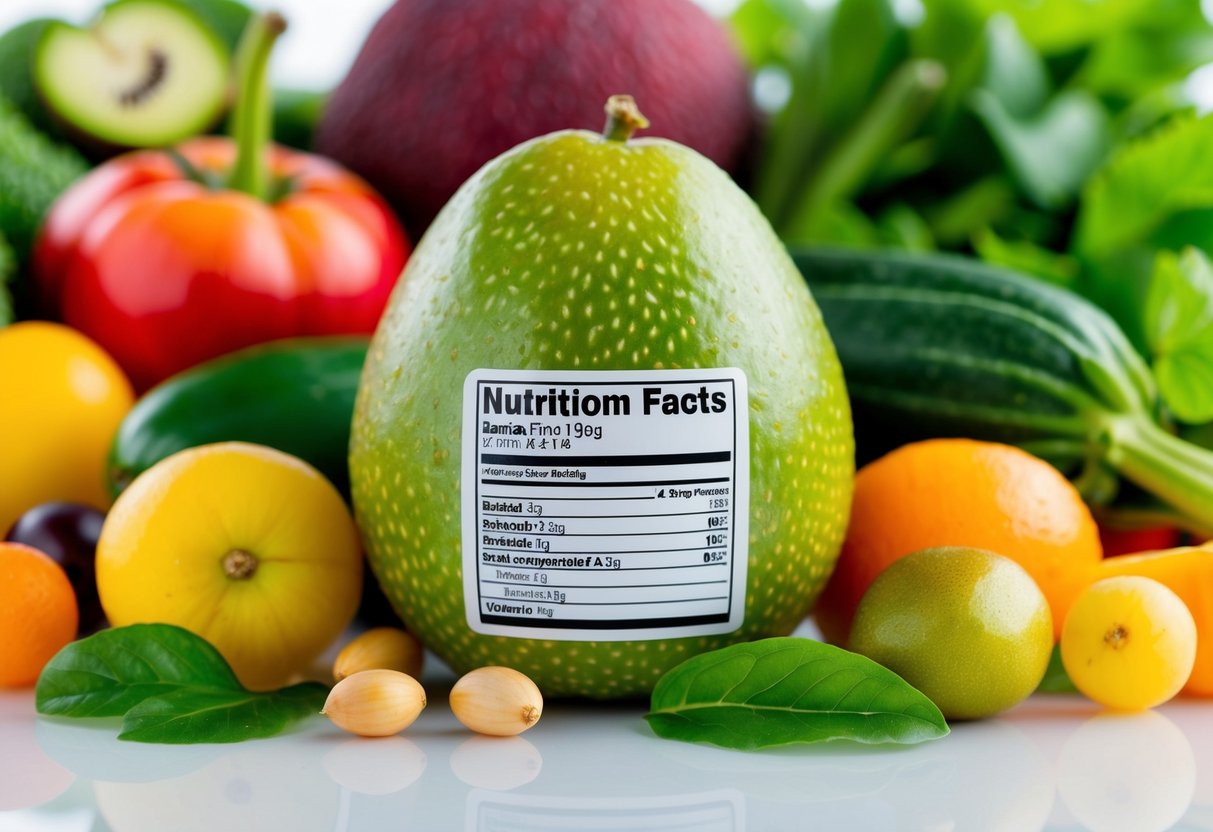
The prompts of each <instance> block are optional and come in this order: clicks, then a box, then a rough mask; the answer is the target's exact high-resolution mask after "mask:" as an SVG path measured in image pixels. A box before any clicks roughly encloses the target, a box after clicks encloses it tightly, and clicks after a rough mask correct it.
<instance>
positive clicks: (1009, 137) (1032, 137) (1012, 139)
mask: <svg viewBox="0 0 1213 832" xmlns="http://www.w3.org/2000/svg"><path fill="white" fill-rule="evenodd" d="M973 109H974V111H975V112H976V113H977V114H978V115H979V116H980V117H981V119H982V122H983V123H984V124H985V126H986V128H987V129H988V130H989V131H990V136H991V137H992V138H993V139H994V142H995V144H997V145H998V148H999V150H1000V151H1001V152H1002V154H1003V158H1004V159H1005V161H1006V165H1007V169H1008V170H1009V171H1010V172H1011V174H1012V175H1013V176H1014V177H1015V180H1016V182H1017V183H1018V184H1019V185H1020V187H1021V188H1022V189H1023V191H1024V193H1025V194H1026V195H1027V196H1028V197H1029V199H1031V201H1032V202H1033V203H1034V204H1035V205H1037V206H1039V207H1041V208H1059V207H1061V206H1063V205H1065V204H1066V203H1067V202H1069V201H1071V200H1072V199H1073V198H1074V197H1075V196H1077V194H1078V191H1079V189H1080V188H1081V187H1082V185H1083V183H1084V182H1085V181H1086V179H1087V177H1088V176H1089V175H1090V174H1091V173H1092V171H1094V170H1095V168H1096V166H1097V165H1098V164H1099V162H1100V161H1101V160H1102V159H1103V155H1104V152H1105V149H1106V146H1105V134H1106V132H1107V116H1106V115H1105V114H1104V111H1103V108H1102V107H1100V105H1099V103H1098V102H1097V101H1096V100H1095V99H1094V98H1092V97H1091V96H1090V95H1088V94H1087V93H1085V92H1082V91H1081V90H1073V91H1070V92H1065V93H1062V94H1061V95H1058V96H1057V97H1056V98H1054V99H1052V100H1051V101H1050V102H1049V103H1048V104H1047V105H1046V106H1045V107H1044V109H1042V110H1041V111H1040V112H1039V113H1036V114H1034V115H1031V116H1027V117H1022V116H1016V115H1014V114H1013V113H1011V112H1010V111H1008V110H1007V109H1006V108H1005V107H1004V105H1003V103H1002V102H1001V101H1000V100H999V99H998V97H997V96H995V95H994V94H993V93H991V92H987V91H982V90H979V91H977V92H976V93H974V98H973Z"/></svg>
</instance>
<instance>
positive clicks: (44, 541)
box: [4, 503, 105, 635]
mask: <svg viewBox="0 0 1213 832" xmlns="http://www.w3.org/2000/svg"><path fill="white" fill-rule="evenodd" d="M104 522H105V515H104V514H102V513H101V512H99V511H97V509H95V508H92V507H90V506H82V505H77V504H75V503H43V504H42V505H39V506H34V507H33V508H31V509H30V510H29V511H27V512H25V514H22V515H21V516H20V517H18V518H17V522H16V523H14V524H13V527H12V528H11V529H9V531H8V535H7V536H5V538H4V539H5V540H6V541H9V542H13V543H24V544H25V545H26V546H32V547H33V548H35V549H37V550H38V551H40V552H43V553H45V554H47V555H49V556H50V558H51V560H53V561H55V563H57V564H59V565H60V566H61V567H63V571H64V572H66V573H67V577H68V580H69V581H71V584H72V588H73V589H74V590H76V602H77V604H79V606H80V627H79V633H80V634H81V635H83V634H86V633H91V632H92V631H94V630H96V629H98V628H100V627H101V626H102V625H103V624H104V623H105V613H104V612H103V611H102V609H101V600H100V599H99V598H98V597H97V575H96V571H95V556H96V553H97V540H98V538H100V537H101V525H102V523H104Z"/></svg>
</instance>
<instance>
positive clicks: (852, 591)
mask: <svg viewBox="0 0 1213 832" xmlns="http://www.w3.org/2000/svg"><path fill="white" fill-rule="evenodd" d="M937 546H969V547H973V548H977V549H988V550H990V551H992V552H997V553H998V554H1000V555H1003V556H1005V557H1008V558H1010V559H1011V560H1013V561H1015V562H1016V563H1018V564H1019V565H1020V566H1022V567H1023V568H1024V569H1025V570H1027V572H1028V574H1029V575H1031V576H1032V578H1033V580H1035V581H1036V584H1037V585H1038V586H1039V587H1040V589H1041V591H1042V592H1043V593H1044V595H1045V598H1046V599H1047V600H1048V602H1049V607H1050V609H1051V610H1052V614H1053V629H1054V638H1057V637H1059V636H1060V632H1061V623H1062V622H1063V621H1065V618H1066V616H1065V613H1066V610H1067V609H1069V606H1070V603H1071V602H1072V601H1073V599H1074V597H1075V596H1076V595H1077V594H1078V593H1079V592H1080V591H1081V590H1082V589H1083V587H1084V586H1085V585H1086V584H1087V583H1089V582H1090V577H1089V576H1090V572H1091V570H1092V569H1093V568H1094V567H1095V566H1096V565H1097V564H1098V563H1099V561H1100V559H1101V558H1102V557H1103V550H1102V548H1101V546H1100V542H1099V530H1098V528H1097V527H1096V525H1095V520H1094V519H1093V518H1092V517H1091V512H1090V510H1089V509H1088V508H1087V506H1086V504H1085V503H1084V502H1083V500H1082V496H1081V495H1080V494H1079V493H1078V490H1077V489H1075V488H1074V486H1073V485H1072V484H1071V483H1070V481H1069V480H1067V479H1066V478H1065V477H1064V476H1062V474H1061V473H1060V472H1059V471H1058V470H1057V469H1056V468H1054V467H1053V466H1052V465H1049V464H1048V463H1047V462H1045V461H1044V460H1042V459H1039V458H1038V457H1034V456H1032V455H1031V454H1029V453H1027V452H1026V451H1023V450H1020V449H1019V448H1015V447H1012V446H1010V445H1002V444H998V443H994V442H978V441H975V440H971V439H932V440H928V441H925V442H915V443H913V444H910V445H905V446H903V447H901V448H898V449H897V450H895V451H893V452H892V453H890V454H888V455H886V456H884V457H881V458H880V459H878V460H876V461H875V462H872V463H870V464H868V465H866V466H864V467H863V468H862V469H860V471H859V473H858V474H856V475H855V499H854V502H852V504H851V522H850V526H849V528H848V530H847V537H846V542H845V543H844V544H843V547H842V554H841V555H840V556H839V558H838V564H837V566H835V568H834V573H833V575H832V576H831V577H830V581H829V583H828V584H826V588H825V590H824V591H823V592H822V595H821V598H820V599H819V600H818V602H817V606H816V608H815V613H816V617H817V623H818V626H819V627H821V630H822V632H823V633H824V634H825V636H826V638H828V639H829V640H830V641H833V642H835V643H838V644H843V643H846V641H847V638H848V635H849V633H850V630H851V618H852V616H853V615H854V613H855V608H856V607H857V606H858V605H859V600H860V599H861V598H862V597H863V594H864V592H865V591H866V590H867V588H868V586H869V585H870V584H871V583H872V581H873V580H875V578H876V576H877V575H879V574H880V573H881V572H882V571H884V569H885V567H887V566H888V565H889V564H891V563H892V562H893V561H895V560H897V559H898V558H901V557H903V556H904V555H907V554H909V553H910V552H914V551H917V550H919V549H929V548H933V547H937Z"/></svg>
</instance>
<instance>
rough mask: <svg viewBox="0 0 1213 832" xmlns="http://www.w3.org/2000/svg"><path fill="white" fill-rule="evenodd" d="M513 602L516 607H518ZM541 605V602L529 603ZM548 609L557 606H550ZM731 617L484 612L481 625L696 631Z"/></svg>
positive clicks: (725, 614)
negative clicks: (546, 615) (588, 616)
mask: <svg viewBox="0 0 1213 832" xmlns="http://www.w3.org/2000/svg"><path fill="white" fill-rule="evenodd" d="M518 600H519V599H514V601H513V603H518ZM529 603H542V602H535V601H532V602H529ZM548 606H556V605H554V604H549V605H548ZM728 620H729V615H728V613H711V614H708V615H688V616H683V617H682V618H629V619H627V620H623V621H620V620H616V621H599V620H596V619H568V618H566V619H564V620H563V621H558V620H556V619H553V618H513V617H511V616H508V615H491V614H489V613H485V612H482V613H481V614H480V621H481V623H484V624H500V625H503V626H506V627H528V628H529V627H534V628H537V629H544V630H562V629H566V628H567V629H570V630H633V629H636V630H648V629H658V628H665V627H693V626H695V625H696V624H726V623H728Z"/></svg>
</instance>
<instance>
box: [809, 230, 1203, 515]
mask: <svg viewBox="0 0 1213 832" xmlns="http://www.w3.org/2000/svg"><path fill="white" fill-rule="evenodd" d="M792 255H793V259H794V260H795V261H796V264H797V265H798V266H799V268H800V270H801V272H802V273H803V274H804V276H805V278H806V280H808V282H809V285H810V286H811V287H812V290H813V296H814V298H815V299H816V300H817V303H818V305H819V306H820V307H821V311H822V315H823V316H824V318H825V322H826V326H827V328H828V329H829V331H830V335H831V336H832V337H833V339H834V344H835V346H836V347H837V349H838V354H839V358H840V359H841V360H842V366H843V373H844V375H845V377H846V380H847V388H848V391H849V393H850V396H851V403H852V407H853V408H854V412H855V419H856V435H857V440H858V442H859V446H860V448H861V451H860V452H861V454H862V458H863V459H868V458H872V457H874V456H876V455H878V454H880V453H882V452H884V451H886V450H889V449H890V448H891V447H895V446H896V445H899V444H904V443H905V442H909V441H915V440H918V439H926V438H931V437H939V436H967V437H971V438H975V439H986V440H991V441H1000V442H1007V443H1012V444H1017V445H1020V446H1022V447H1023V448H1025V449H1026V450H1028V451H1030V452H1032V453H1034V454H1036V455H1038V456H1040V457H1043V458H1045V459H1047V460H1049V461H1050V462H1052V463H1053V464H1055V465H1056V466H1057V467H1059V468H1061V469H1062V470H1063V471H1066V472H1067V473H1068V474H1070V475H1071V476H1072V477H1074V479H1075V484H1076V485H1077V486H1079V489H1080V490H1081V491H1082V492H1083V496H1084V497H1085V498H1087V499H1088V501H1090V502H1092V503H1094V504H1100V503H1107V502H1110V501H1111V499H1112V498H1113V497H1114V496H1115V493H1116V490H1117V487H1118V476H1119V477H1123V478H1124V479H1126V480H1129V481H1130V482H1132V483H1134V484H1135V485H1136V486H1138V487H1140V488H1142V489H1144V490H1145V491H1146V492H1149V493H1151V494H1153V495H1154V496H1155V497H1156V498H1158V499H1159V500H1161V501H1162V502H1163V503H1165V504H1166V505H1167V506H1169V507H1170V508H1171V509H1173V510H1174V511H1175V512H1176V513H1177V514H1178V515H1179V516H1180V517H1181V518H1182V519H1183V520H1184V521H1185V522H1186V523H1187V524H1188V525H1190V526H1192V527H1195V528H1205V529H1208V528H1213V452H1210V451H1208V450H1206V449H1203V448H1199V447H1197V446H1196V445H1195V444H1192V443H1190V442H1186V441H1184V440H1183V439H1180V438H1179V437H1176V436H1174V435H1172V434H1171V433H1170V432H1169V431H1167V430H1166V429H1164V428H1163V427H1162V426H1161V425H1160V424H1159V422H1158V421H1157V418H1158V414H1159V412H1160V406H1159V403H1158V396H1157V392H1156V388H1155V383H1154V379H1153V377H1152V375H1151V373H1150V370H1149V368H1148V367H1147V366H1146V364H1145V362H1144V361H1143V360H1142V358H1141V357H1140V356H1139V355H1138V354H1137V353H1136V352H1135V351H1134V349H1133V347H1132V345H1131V344H1130V343H1129V341H1128V339H1127V338H1126V336H1125V335H1124V333H1123V332H1121V330H1120V329H1119V328H1118V327H1117V325H1116V324H1115V323H1114V322H1113V321H1112V319H1111V318H1110V317H1109V316H1108V315H1107V314H1105V313H1104V312H1103V311H1102V310H1100V309H1099V308H1097V307H1096V306H1094V305H1093V304H1091V303H1090V302H1088V301H1086V300H1084V299H1083V298H1081V297H1079V296H1077V295H1075V294H1073V293H1071V292H1068V291H1066V290H1064V289H1060V288H1058V287H1055V286H1051V285H1049V284H1046V283H1042V282H1040V281H1039V280H1036V279H1033V278H1029V277H1025V276H1023V275H1020V274H1018V273H1015V272H1011V271H1006V270H1003V269H999V268H995V267H992V266H988V265H985V264H983V263H980V262H977V261H974V260H970V259H967V258H962V257H954V256H953V257H949V256H938V255H933V256H921V255H913V254H905V253H885V252H854V251H846V252H843V251H820V250H797V251H793V252H792ZM861 461H862V460H861Z"/></svg>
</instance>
